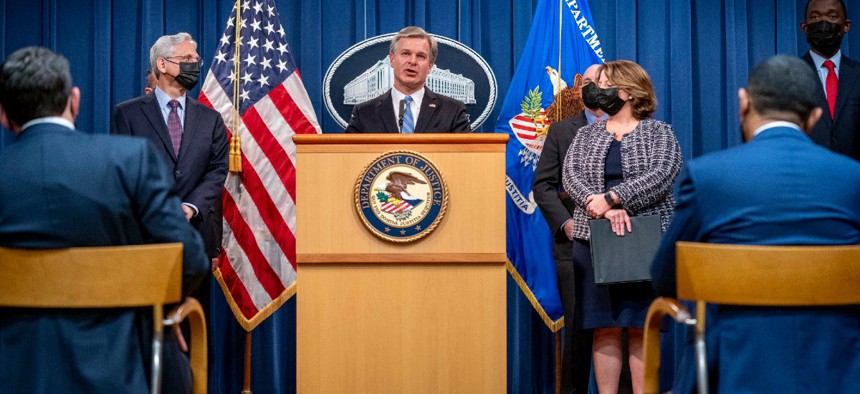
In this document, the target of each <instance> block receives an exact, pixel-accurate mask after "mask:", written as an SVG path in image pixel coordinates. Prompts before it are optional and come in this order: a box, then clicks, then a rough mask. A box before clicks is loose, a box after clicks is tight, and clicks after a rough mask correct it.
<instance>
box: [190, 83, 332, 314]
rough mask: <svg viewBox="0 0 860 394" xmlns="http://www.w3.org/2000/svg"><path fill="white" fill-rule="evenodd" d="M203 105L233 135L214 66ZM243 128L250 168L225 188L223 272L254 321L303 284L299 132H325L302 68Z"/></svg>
mask: <svg viewBox="0 0 860 394" xmlns="http://www.w3.org/2000/svg"><path fill="white" fill-rule="evenodd" d="M200 102H202V103H204V104H206V105H208V106H210V107H212V108H214V109H215V110H216V111H218V112H219V113H221V116H222V117H223V118H224V123H225V124H226V125H227V128H228V134H229V136H230V137H232V133H233V132H234V130H230V128H231V127H232V126H233V103H232V100H231V98H230V96H228V95H227V94H226V92H225V91H224V89H223V88H222V87H221V85H219V84H218V82H217V81H216V80H215V76H214V74H213V73H212V72H211V71H210V72H209V73H208V74H207V76H206V80H205V82H204V84H203V88H202V89H201V92H200ZM239 127H240V129H239V139H240V141H241V146H242V173H241V175H237V174H232V173H231V174H229V175H228V176H227V180H226V182H225V185H224V194H223V211H224V239H223V252H222V254H221V256H220V258H219V264H218V267H217V268H216V270H218V271H220V275H221V277H222V278H223V281H224V285H225V287H226V288H227V289H229V293H230V296H231V297H232V299H233V301H234V303H235V305H237V306H238V307H239V309H240V310H241V313H242V316H243V317H244V318H245V319H246V320H248V321H250V320H252V319H253V318H254V317H255V316H256V315H257V314H258V313H259V312H260V311H261V310H262V309H264V308H266V307H267V306H268V305H269V304H271V303H272V302H273V301H275V300H276V299H278V298H279V297H281V296H282V295H284V294H285V292H286V290H287V289H288V288H289V287H290V286H291V285H292V284H293V283H295V281H296V238H295V232H296V212H295V196H296V175H295V171H296V170H295V159H296V147H295V144H294V143H293V136H294V135H295V134H313V133H320V127H319V124H318V123H317V119H316V115H315V113H314V111H313V107H312V105H311V101H310V98H309V97H308V94H307V91H306V90H305V88H304V86H303V85H302V81H301V78H300V76H299V74H298V72H294V73H293V74H292V75H291V76H290V77H289V78H287V79H286V80H285V81H284V82H283V83H282V84H281V85H279V86H277V87H275V88H274V89H273V90H272V91H271V92H269V94H268V95H267V96H266V97H264V98H262V99H260V100H259V101H258V102H257V103H256V104H254V106H253V107H251V108H250V109H248V110H247V111H246V112H245V114H244V115H243V116H242V119H241V120H240V122H239ZM238 317H239V316H237V318H238Z"/></svg>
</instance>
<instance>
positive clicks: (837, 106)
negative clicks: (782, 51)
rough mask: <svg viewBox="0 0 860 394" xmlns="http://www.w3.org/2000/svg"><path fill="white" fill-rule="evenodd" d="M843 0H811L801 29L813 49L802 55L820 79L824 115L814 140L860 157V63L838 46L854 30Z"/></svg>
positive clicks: (854, 156)
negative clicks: (844, 53) (847, 55)
mask: <svg viewBox="0 0 860 394" xmlns="http://www.w3.org/2000/svg"><path fill="white" fill-rule="evenodd" d="M847 15H848V12H847V10H846V8H845V2H844V1H843V0H810V1H809V2H807V4H806V12H805V19H804V20H802V21H801V22H800V30H801V31H803V34H804V35H806V41H807V42H809V48H810V51H809V52H808V53H807V54H806V55H804V56H803V60H805V61H806V62H807V63H808V64H810V65H811V66H812V67H813V68H814V69H815V71H817V72H818V76H819V78H820V79H821V88H820V89H818V90H817V91H816V92H815V95H816V102H817V103H818V105H819V106H820V107H821V109H822V110H823V111H824V115H823V116H822V117H821V120H820V121H818V124H816V125H815V128H814V129H813V130H812V132H811V133H810V135H809V136H810V138H812V140H813V141H815V143H817V144H819V145H821V146H824V147H826V148H828V149H830V150H832V151H834V152H837V153H841V154H844V155H847V156H850V157H852V158H854V159H855V160H860V63H858V62H856V61H854V60H851V59H849V58H848V57H846V56H844V55H843V54H842V51H841V50H840V49H839V46H840V44H841V43H842V37H844V36H845V33H848V31H849V30H851V20H849V19H848V17H847Z"/></svg>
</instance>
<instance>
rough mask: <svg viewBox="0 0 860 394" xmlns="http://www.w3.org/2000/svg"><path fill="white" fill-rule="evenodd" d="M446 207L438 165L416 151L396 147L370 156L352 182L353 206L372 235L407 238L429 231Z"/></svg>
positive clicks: (413, 237)
mask: <svg viewBox="0 0 860 394" xmlns="http://www.w3.org/2000/svg"><path fill="white" fill-rule="evenodd" d="M447 208H448V186H447V185H446V184H445V178H443V177H442V174H441V173H439V169H438V168H436V165H435V164H433V162H431V161H430V160H428V159H427V158H426V157H424V156H422V155H421V154H420V153H418V152H413V151H408V150H396V151H389V152H385V153H383V154H382V155H381V156H379V157H377V158H375V159H373V161H371V162H370V164H368V165H367V167H365V168H364V170H363V171H362V172H361V174H359V176H358V179H357V180H356V182H355V209H356V211H357V212H358V216H359V217H360V218H361V221H362V222H363V223H364V225H365V226H366V227H367V228H368V229H369V230H370V231H371V232H372V233H373V234H374V235H376V236H378V237H380V238H382V239H384V240H386V241H391V242H411V241H415V240H417V239H420V238H422V237H425V236H427V235H428V234H430V233H431V232H432V231H433V230H434V229H435V228H436V226H437V225H439V222H441V221H442V217H443V216H445V210H446V209H447Z"/></svg>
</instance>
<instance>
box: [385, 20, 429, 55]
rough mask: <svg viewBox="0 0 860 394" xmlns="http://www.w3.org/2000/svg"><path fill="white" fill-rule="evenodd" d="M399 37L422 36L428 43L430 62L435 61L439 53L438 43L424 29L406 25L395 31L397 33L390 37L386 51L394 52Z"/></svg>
mask: <svg viewBox="0 0 860 394" xmlns="http://www.w3.org/2000/svg"><path fill="white" fill-rule="evenodd" d="M401 38H423V39H425V40H427V42H428V43H429V44H430V63H436V55H437V54H438V53H439V43H438V42H436V39H435V38H433V36H431V35H430V34H427V32H426V31H424V29H422V28H420V27H418V26H407V27H404V28H403V29H401V30H400V31H399V32H397V35H395V36H394V38H392V39H391V44H390V45H389V46H388V53H390V54H392V55H393V54H394V52H395V51H396V50H397V41H400V39H401Z"/></svg>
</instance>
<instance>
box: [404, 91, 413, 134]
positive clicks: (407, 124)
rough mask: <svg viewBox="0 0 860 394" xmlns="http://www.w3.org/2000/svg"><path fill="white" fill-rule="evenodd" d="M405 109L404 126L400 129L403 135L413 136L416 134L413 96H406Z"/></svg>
mask: <svg viewBox="0 0 860 394" xmlns="http://www.w3.org/2000/svg"><path fill="white" fill-rule="evenodd" d="M403 104H404V107H405V108H404V109H403V125H402V126H401V127H400V131H402V132H403V134H412V133H414V132H415V118H414V117H413V116H412V109H411V107H412V96H406V97H405V98H404V99H403Z"/></svg>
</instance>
